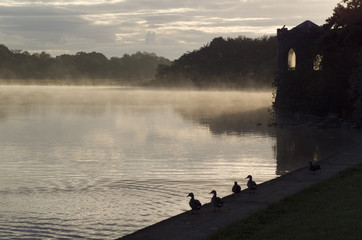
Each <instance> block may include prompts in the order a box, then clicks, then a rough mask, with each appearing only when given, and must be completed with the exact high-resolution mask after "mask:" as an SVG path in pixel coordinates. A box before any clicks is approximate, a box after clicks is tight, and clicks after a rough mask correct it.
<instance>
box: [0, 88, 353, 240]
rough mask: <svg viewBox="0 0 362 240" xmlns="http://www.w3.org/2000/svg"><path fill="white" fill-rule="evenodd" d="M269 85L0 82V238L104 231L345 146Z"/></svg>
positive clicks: (346, 138) (113, 234) (89, 235)
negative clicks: (206, 87) (287, 116)
mask: <svg viewBox="0 0 362 240" xmlns="http://www.w3.org/2000/svg"><path fill="white" fill-rule="evenodd" d="M271 103H272V93H271V92H243V91H177V90H152V89H142V88H128V87H69V86H62V87H60V86H58V87H53V86H44V87H39V86H0V149H1V151H0V164H1V168H0V203H1V204H0V238H12V239H29V238H33V239H44V238H62V239H77V238H79V239H81V238H86V239H115V238H118V237H121V236H124V235H126V234H129V233H132V232H134V231H136V230H138V229H141V228H143V227H146V226H149V225H151V224H153V223H156V222H158V221H161V220H163V219H166V218H168V217H171V216H174V215H177V214H179V213H182V212H184V211H187V210H189V206H188V200H189V198H186V196H187V194H188V193H189V192H193V193H194V194H195V197H196V198H197V199H199V200H200V201H201V202H202V203H207V202H209V201H210V199H211V195H210V194H209V192H210V191H211V190H213V189H215V190H216V191H217V192H218V195H219V196H221V197H222V196H226V195H229V194H231V187H232V185H233V183H234V181H238V183H239V184H240V185H241V186H242V188H245V187H246V185H245V184H246V181H247V180H246V179H245V177H246V176H247V175H249V174H251V175H253V177H254V180H255V181H256V182H257V183H261V182H265V181H267V180H270V179H273V178H275V177H278V176H280V175H282V174H284V173H287V172H290V171H293V170H295V169H297V168H300V167H304V166H306V164H307V162H308V161H310V160H319V159H320V158H322V157H326V156H329V155H330V154H333V152H335V151H338V150H339V149H342V148H344V147H346V146H348V145H349V144H353V142H354V138H353V135H351V134H349V133H348V131H343V130H339V129H330V130H320V129H315V128H308V127H290V128H279V127H269V126H268V123H270V122H272V121H273V119H272V115H271V113H270V111H269V110H270V107H271Z"/></svg>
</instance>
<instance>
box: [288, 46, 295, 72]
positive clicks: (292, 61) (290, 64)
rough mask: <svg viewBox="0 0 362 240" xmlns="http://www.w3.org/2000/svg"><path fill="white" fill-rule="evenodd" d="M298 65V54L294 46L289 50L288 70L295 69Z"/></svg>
mask: <svg viewBox="0 0 362 240" xmlns="http://www.w3.org/2000/svg"><path fill="white" fill-rule="evenodd" d="M296 65H297V56H296V54H295V51H294V49H293V48H291V49H290V50H289V52H288V70H295V67H296Z"/></svg>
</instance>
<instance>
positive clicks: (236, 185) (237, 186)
mask: <svg viewBox="0 0 362 240" xmlns="http://www.w3.org/2000/svg"><path fill="white" fill-rule="evenodd" d="M231 190H232V191H233V193H235V194H239V193H240V192H241V187H240V185H239V184H238V183H237V182H236V181H235V182H234V186H233V188H232V189H231Z"/></svg>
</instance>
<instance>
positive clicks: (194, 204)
mask: <svg viewBox="0 0 362 240" xmlns="http://www.w3.org/2000/svg"><path fill="white" fill-rule="evenodd" d="M186 197H191V199H190V201H189V205H190V207H191V210H192V211H196V210H199V209H201V203H200V201H199V200H197V199H195V197H194V194H193V193H192V192H191V193H189V195H187V196H186Z"/></svg>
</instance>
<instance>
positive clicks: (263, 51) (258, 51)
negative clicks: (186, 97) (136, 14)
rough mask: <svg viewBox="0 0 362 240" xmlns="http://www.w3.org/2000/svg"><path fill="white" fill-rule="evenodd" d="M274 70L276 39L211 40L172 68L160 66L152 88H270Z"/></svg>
mask: <svg viewBox="0 0 362 240" xmlns="http://www.w3.org/2000/svg"><path fill="white" fill-rule="evenodd" d="M276 66H277V39H276V36H270V37H266V36H264V37H261V38H255V39H252V38H248V37H245V36H239V37H237V38H226V39H225V38H222V37H217V38H214V39H213V40H212V41H211V42H210V43H208V44H206V45H205V46H203V47H201V48H200V49H198V50H194V51H192V52H187V53H185V54H183V55H182V56H181V57H180V58H179V59H176V60H174V61H173V62H172V63H171V65H160V66H159V68H158V71H157V74H156V76H155V80H154V81H153V84H154V85H162V86H175V87H180V86H181V87H200V88H205V87H234V88H235V87H236V88H265V87H266V88H271V87H272V82H273V80H274V76H275V73H276Z"/></svg>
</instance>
